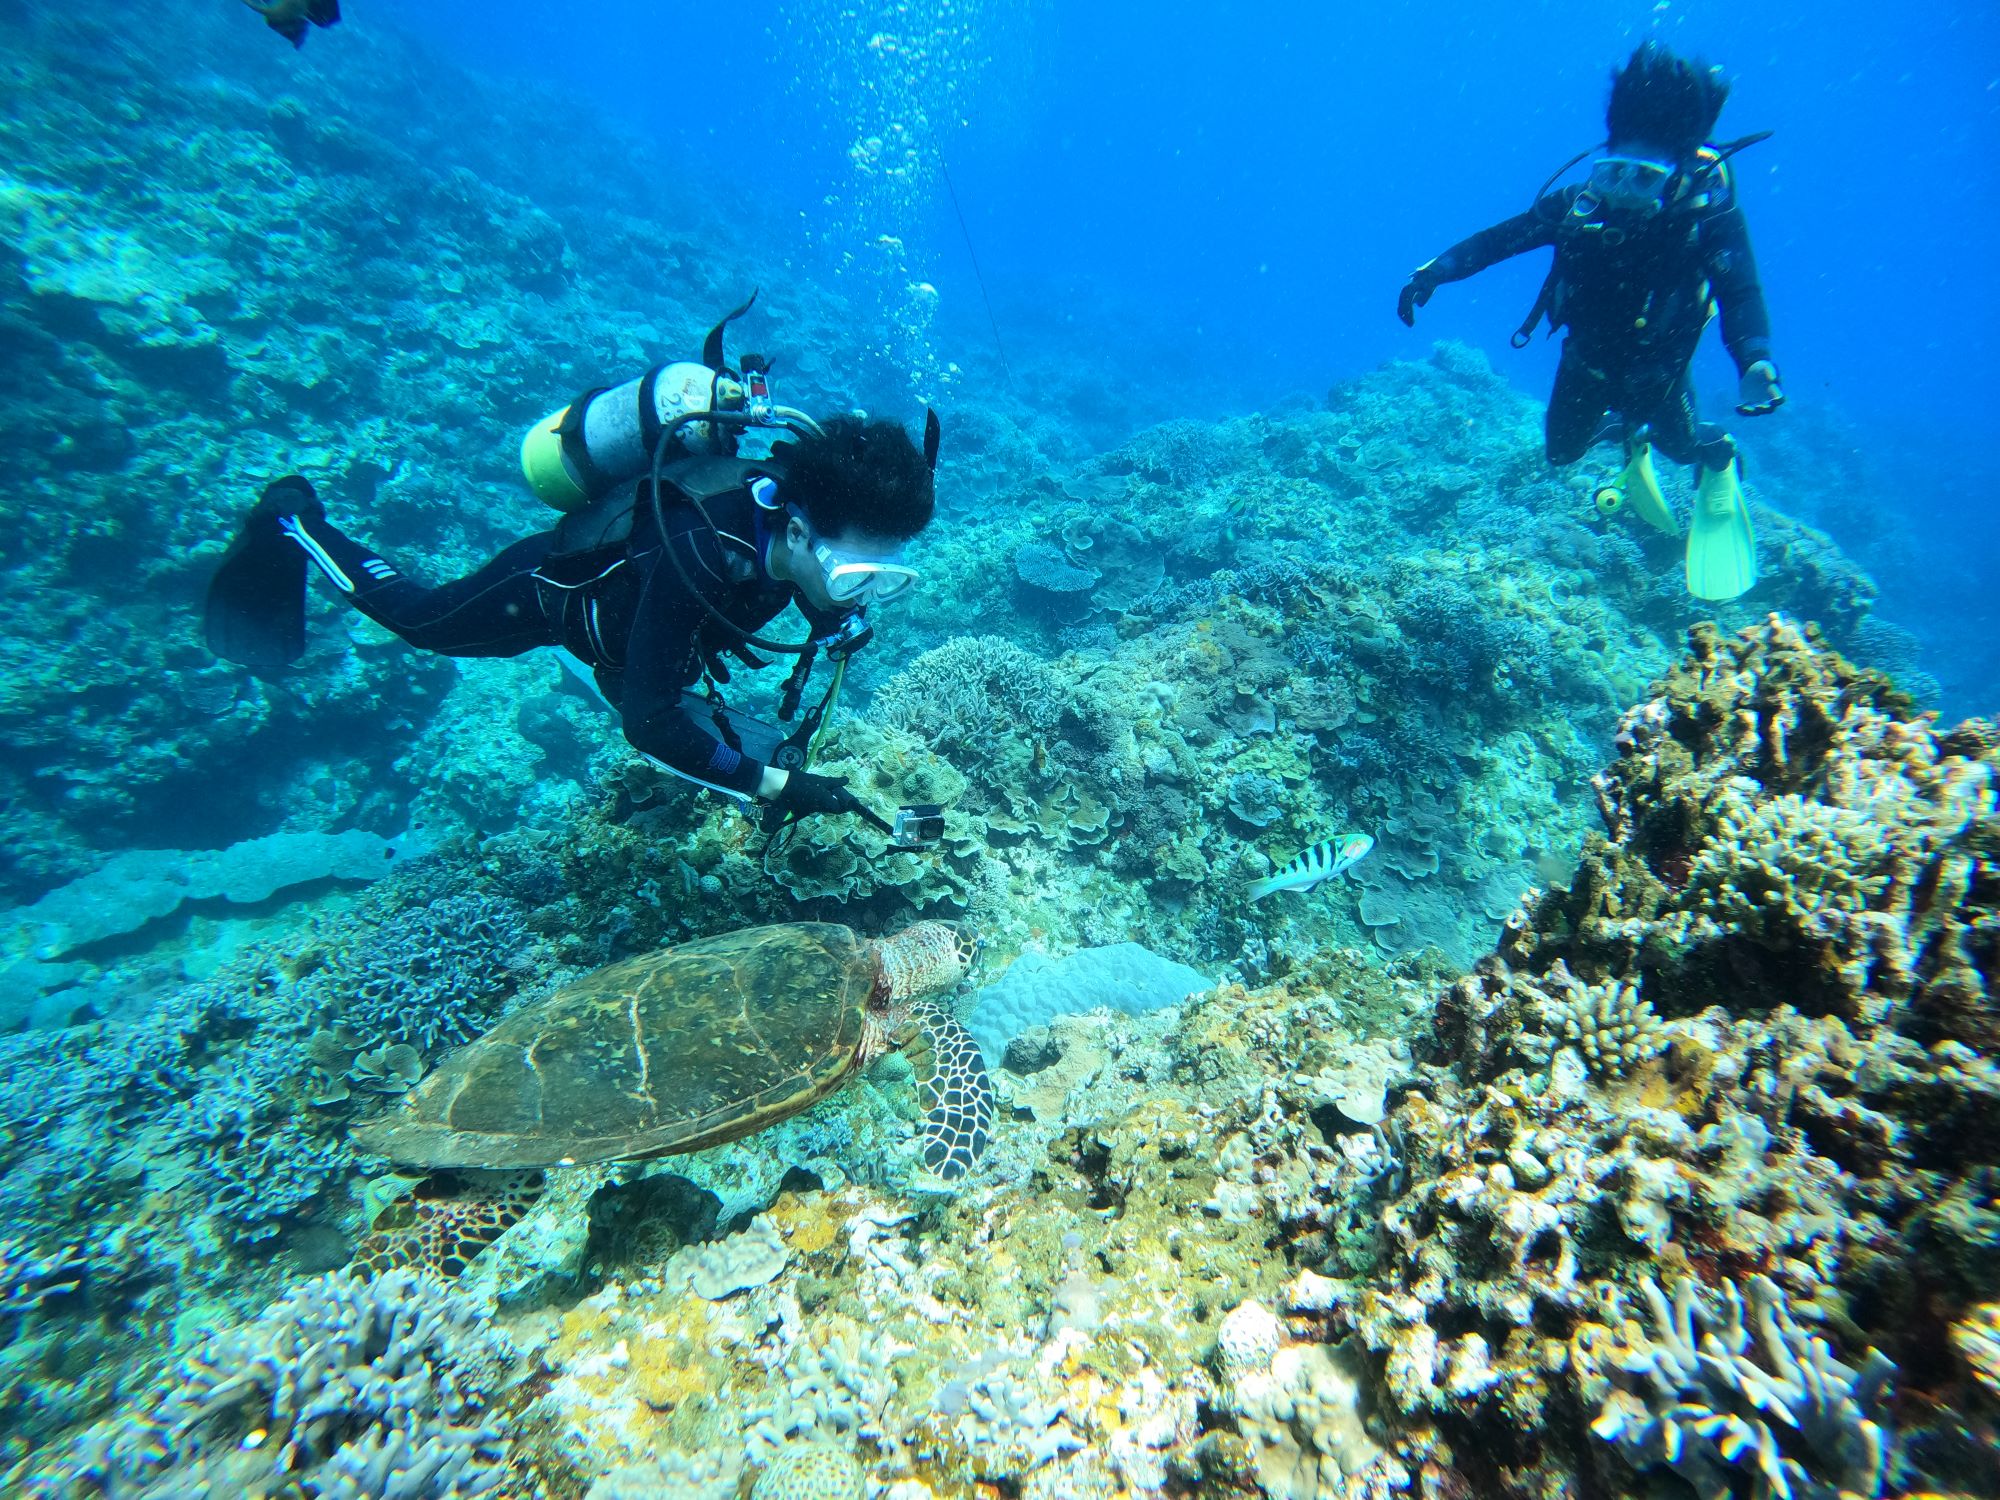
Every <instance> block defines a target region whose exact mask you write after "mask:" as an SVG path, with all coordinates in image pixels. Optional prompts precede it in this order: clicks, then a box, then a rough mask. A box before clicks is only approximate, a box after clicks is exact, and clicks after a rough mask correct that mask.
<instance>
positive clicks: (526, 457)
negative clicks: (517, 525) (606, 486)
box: [521, 406, 588, 510]
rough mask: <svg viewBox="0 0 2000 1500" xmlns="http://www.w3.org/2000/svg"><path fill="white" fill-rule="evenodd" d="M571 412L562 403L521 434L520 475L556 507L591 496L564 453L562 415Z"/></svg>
mask: <svg viewBox="0 0 2000 1500" xmlns="http://www.w3.org/2000/svg"><path fill="white" fill-rule="evenodd" d="M568 415H569V408H568V407H567V406H564V407H559V408H558V409H557V410H555V411H553V412H551V413H549V415H547V416H546V417H544V418H542V420H541V421H539V422H537V423H536V424H535V425H534V426H532V427H530V428H529V429H528V430H527V431H526V432H525V433H523V434H522V436H521V477H522V478H523V479H525V480H527V481H528V488H529V489H531V490H533V491H534V492H535V498H536V499H537V500H540V501H541V502H542V503H543V504H544V505H552V506H554V507H555V508H556V509H557V510H574V509H575V508H576V507H577V506H579V505H581V504H582V503H583V502H584V500H586V499H587V498H588V496H587V495H586V494H585V493H584V488H583V485H582V484H581V483H579V482H578V480H577V477H576V471H575V470H574V469H572V468H571V467H570V462H569V459H568V458H567V457H565V456H564V454H563V419H564V418H565V417H567V416H568Z"/></svg>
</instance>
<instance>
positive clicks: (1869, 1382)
mask: <svg viewBox="0 0 2000 1500" xmlns="http://www.w3.org/2000/svg"><path fill="white" fill-rule="evenodd" d="M1639 1290H1640V1292H1641V1294H1642V1295H1643V1296H1644V1297H1645V1299H1646V1304H1647V1306H1648V1307H1649V1308H1650V1309H1651V1310H1652V1314H1653V1327H1652V1333H1651V1337H1650V1340H1649V1341H1648V1344H1647V1346H1646V1347H1645V1348H1644V1349H1643V1350H1642V1351H1640V1352H1638V1353H1635V1354H1633V1355H1631V1356H1627V1357H1626V1358H1624V1359H1623V1360H1621V1362H1620V1374H1621V1375H1622V1376H1623V1377H1625V1378H1626V1379H1628V1380H1630V1381H1632V1382H1633V1383H1634V1384H1636V1385H1638V1386H1640V1387H1641V1394H1640V1395H1639V1396H1637V1397H1634V1396H1631V1395H1627V1394H1626V1393H1625V1392H1623V1391H1621V1392H1619V1393H1617V1395H1615V1396H1614V1397H1613V1398H1612V1399H1611V1400H1610V1401H1607V1403H1606V1406H1605V1410H1604V1411H1603V1412H1602V1413H1601V1414H1600V1415H1599V1416H1598V1418H1597V1420H1596V1421H1594V1422H1593V1423H1591V1431H1593V1432H1595V1433H1596V1434H1597V1435H1598V1436H1599V1437H1601V1438H1603V1439H1604V1440H1605V1441H1607V1442H1609V1443H1613V1444H1615V1445H1616V1446H1617V1448H1618V1450H1619V1452H1620V1453H1621V1454H1622V1455H1623V1456H1624V1458H1625V1460H1626V1461H1627V1462H1628V1463H1630V1464H1631V1465H1632V1466H1633V1467H1634V1468H1636V1469H1648V1468H1652V1467H1654V1466H1656V1465H1663V1466H1665V1467H1667V1468H1671V1469H1672V1470H1673V1471H1674V1472H1675V1473H1676V1474H1678V1475H1679V1476H1680V1477H1681V1478H1682V1479H1684V1480H1686V1481H1687V1482H1688V1483H1689V1484H1690V1485H1692V1486H1693V1487H1694V1491H1695V1493H1696V1494H1698V1495H1728V1494H1735V1493H1741V1492H1742V1486H1743V1483H1744V1482H1747V1483H1748V1485H1749V1486H1750V1492H1751V1493H1752V1494H1754V1495H1755V1496H1756V1497H1757V1500H1810V1497H1813V1496H1824V1497H1828V1500H1831V1497H1833V1496H1837V1495H1879V1494H1880V1493H1881V1492H1882V1482H1883V1479H1884V1478H1885V1476H1886V1473H1887V1469H1888V1453H1889V1446H1888V1439H1887V1436H1886V1433H1885V1428H1884V1423H1883V1413H1882V1402H1883V1396H1884V1393H1885V1391H1886V1390H1887V1388H1888V1385H1889V1382H1890V1379H1891V1377H1893V1376H1894V1374H1895V1373H1896V1367H1895V1366H1894V1365H1892V1364H1890V1363H1889V1362H1888V1361H1887V1360H1886V1359H1884V1358H1882V1356H1881V1355H1879V1354H1877V1353H1876V1352H1875V1351H1874V1350H1872V1349H1871V1350H1869V1351H1868V1352H1867V1353H1866V1355H1865V1356H1864V1357H1863V1359H1862V1362H1861V1367H1860V1368H1859V1369H1855V1370H1851V1369H1849V1368H1848V1367H1847V1366H1845V1365H1843V1364H1841V1363H1839V1362H1838V1361H1837V1360H1835V1359H1834V1358H1833V1356H1832V1354H1831V1352H1830V1351H1829V1348H1828V1345H1827V1342H1826V1340H1825V1339H1823V1338H1815V1337H1810V1336H1808V1335H1807V1334H1806V1333H1805V1332H1804V1331H1803V1330H1802V1329H1801V1328H1800V1327H1799V1325H1798V1323H1797V1322H1796V1321H1794V1319H1793V1318H1792V1315H1791V1310H1790V1308H1789V1307H1788V1306H1787V1305H1786V1301H1785V1294H1784V1292H1783V1291H1781V1290H1780V1289H1779V1288H1778V1286H1777V1284H1776V1283H1775V1282H1773V1281H1772V1280H1770V1278H1768V1277H1765V1276H1753V1277H1752V1278H1751V1279H1750V1298H1749V1309H1748V1311H1749V1313H1750V1318H1751V1321H1752V1322H1753V1323H1754V1325H1755V1327H1754V1330H1753V1329H1752V1328H1751V1327H1747V1326H1746V1325H1745V1321H1744V1312H1745V1307H1744V1299H1743V1296H1742V1294H1741V1293H1740V1292H1738V1291H1737V1289H1736V1287H1735V1285H1734V1284H1733V1283H1724V1284H1723V1286H1722V1289H1721V1298H1720V1300H1721V1307H1720V1309H1719V1310H1718V1309H1716V1308H1714V1307H1710V1306H1705V1305H1704V1304H1703V1303H1702V1301H1701V1299H1700V1297H1699V1296H1698V1295H1697V1293H1696V1290H1695V1285H1694V1283H1693V1282H1692V1281H1690V1280H1688V1279H1686V1278H1685V1277H1684V1278H1682V1279H1681V1280H1680V1281H1679V1282H1677V1283H1676V1284H1675V1286H1674V1294H1673V1299H1672V1301H1671V1302H1670V1301H1669V1300H1668V1299H1667V1297H1666V1296H1665V1294H1663V1293H1662V1292H1661V1291H1660V1289H1659V1287H1658V1286H1657V1285H1656V1284H1655V1283H1653V1282H1651V1281H1643V1280H1642V1281H1641V1282H1640V1283H1639ZM1621 1397H1622V1398H1623V1399H1622V1400H1621V1399H1620V1398H1621ZM1774 1426H1775V1427H1776V1429H1777V1431H1773V1428H1774ZM1778 1432H1783V1433H1784V1438H1783V1440H1782V1442H1781V1441H1780V1439H1779V1437H1778Z"/></svg>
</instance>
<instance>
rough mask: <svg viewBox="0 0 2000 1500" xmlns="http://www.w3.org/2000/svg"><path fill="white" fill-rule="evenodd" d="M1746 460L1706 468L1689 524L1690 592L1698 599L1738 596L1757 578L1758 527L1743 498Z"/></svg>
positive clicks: (1688, 572)
mask: <svg viewBox="0 0 2000 1500" xmlns="http://www.w3.org/2000/svg"><path fill="white" fill-rule="evenodd" d="M1740 474H1741V465H1739V464H1738V463H1736V462H1735V461H1734V460H1733V459H1732V460H1731V461H1730V464H1729V466H1728V467H1727V468H1723V469H1703V470H1702V471H1701V482H1700V483H1699V484H1698V485H1697V486H1696V487H1695V496H1694V519H1693V521H1692V523H1691V524H1690V525H1689V526H1688V550H1687V583H1688V592H1689V593H1690V594H1693V595H1694V596H1695V598H1697V599H1713V600H1717V601H1720V600H1723V599H1734V598H1735V597H1736V596H1737V595H1739V594H1743V593H1747V592H1749V590H1750V588H1751V587H1752V586H1753V585H1754V584H1755V583H1756V582H1757V532H1756V530H1755V528H1754V527H1752V526H1751V524H1750V509H1749V507H1748V506H1746V505H1745V504H1744V503H1743V482H1742V479H1741V478H1740V477H1739V476H1740Z"/></svg>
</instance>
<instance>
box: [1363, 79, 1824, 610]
mask: <svg viewBox="0 0 2000 1500" xmlns="http://www.w3.org/2000/svg"><path fill="white" fill-rule="evenodd" d="M1728 96H1729V85H1728V83H1727V82H1726V81H1725V80H1724V79H1723V78H1722V76H1721V73H1720V70H1718V69H1714V68H1708V67H1704V66H1701V65H1699V64H1696V63H1691V62H1689V61H1687V60H1685V59H1683V58H1679V57H1676V56H1674V55H1673V54H1672V53H1671V52H1669V51H1668V50H1667V49H1666V48H1665V47H1662V46H1661V45H1659V44H1658V43H1657V42H1647V43H1646V44H1645V45H1643V46H1641V47H1640V48H1639V49H1638V50H1637V51H1635V52H1634V53H1633V54H1632V56H1631V59H1630V60H1629V61H1628V62H1627V63H1626V64H1625V66H1624V68H1623V69H1622V70H1620V71H1619V72H1617V73H1615V74H1613V75H1612V80H1611V100H1610V104H1609V106H1608V107H1607V109H1606V111H1605V128H1606V132H1607V136H1608V139H1607V141H1606V143H1605V144H1604V146H1602V147H1599V148H1596V149H1595V151H1594V152H1592V151H1587V152H1583V153H1581V154H1580V155H1578V156H1576V157H1573V158H1572V159H1571V160H1570V161H1568V162H1566V163H1565V164H1564V165H1563V166H1562V167H1561V168H1560V169H1558V170H1557V172H1556V174H1555V177H1551V178H1550V179H1549V182H1548V183H1546V184H1544V185H1543V189H1542V192H1541V193H1540V194H1539V195H1537V198H1536V201H1535V203H1534V205H1533V207H1531V208H1529V209H1528V210H1527V211H1526V212H1524V213H1520V214H1516V215H1515V216H1514V217H1513V218H1511V219H1508V220H1507V221H1506V222H1504V223H1501V224H1496V225H1494V226H1493V227H1492V228H1490V229H1485V230H1482V231H1481V232H1480V233H1478V234H1475V235H1473V236H1472V238H1470V239H1468V240H1463V241H1461V242H1459V243H1458V244H1456V245H1454V246H1452V247H1451V249H1449V250H1447V251H1445V253H1444V254H1442V255H1440V256H1438V257H1437V258H1436V259H1435V260H1432V261H1429V262H1427V263H1425V264H1424V265H1422V266H1419V267H1418V268H1417V269H1416V271H1415V272H1413V273H1412V274H1411V276H1410V280H1409V282H1408V284H1407V285H1405V286H1404V287H1403V290H1402V294H1401V296H1400V297H1398V298H1397V302H1396V312H1397V315H1398V316H1399V317H1401V318H1402V320H1403V322H1404V323H1406V324H1414V323H1415V322H1416V309H1417V308H1419V307H1422V306H1423V305H1424V304H1425V303H1427V302H1428V301H1430V299H1431V294H1432V293H1434V292H1435V291H1436V290H1437V289H1438V287H1440V286H1442V285H1443V284H1444V283H1446V282H1450V281H1463V280H1464V279H1465V278H1466V277H1468V276H1472V275H1474V274H1476V273H1477V272H1479V271H1483V270H1484V269H1486V267H1488V266H1490V265H1492V264H1494V263H1495V262H1496V261H1501V260H1505V259H1507V258H1508V257H1509V256H1513V255H1519V254H1521V253H1522V252H1524V251H1527V250H1535V249H1540V248H1542V247H1543V246H1550V245H1552V246H1554V247H1555V252H1556V253H1555V264H1554V266H1553V267H1552V268H1551V269H1550V271H1549V275H1548V279H1547V281H1546V282H1544V284H1543V286H1542V291H1541V295H1540V297H1538V298H1537V299H1536V302H1535V306H1534V310H1533V311H1532V312H1531V313H1530V314H1529V316H1528V321H1527V322H1526V323H1525V324H1523V325H1522V326H1521V328H1520V330H1519V331H1518V332H1517V333H1516V334H1515V335H1514V346H1515V347H1516V348H1520V347H1522V346H1523V345H1525V344H1526V343H1527V341H1528V339H1529V337H1530V336H1531V335H1532V334H1533V332H1534V330H1535V327H1536V325H1537V324H1539V323H1540V322H1541V320H1542V318H1543V316H1544V315H1546V316H1547V318H1548V320H1549V328H1550V331H1551V332H1553V331H1554V330H1555V329H1557V328H1567V329H1568V330H1569V333H1568V336H1567V337H1566V338H1565V339H1564V340H1563V352H1562V362H1561V364H1560V365H1559V366H1558V367H1557V370H1556V379H1555V389H1554V390H1553V391H1552V392H1551V393H1550V396H1549V408H1548V425H1547V429H1546V433H1547V452H1548V457H1549V462H1550V463H1554V464H1567V463H1574V462H1575V461H1576V460H1578V459H1579V458H1581V457H1583V455H1584V453H1585V452H1586V451H1587V450H1588V449H1589V448H1590V447H1591V445H1592V444H1593V443H1595V442H1596V441H1598V440H1599V439H1600V438H1601V437H1606V436H1611V435H1614V434H1622V436H1623V439H1624V442H1625V453H1626V466H1625V471H1624V473H1623V475H1622V476H1621V477H1620V480H1619V481H1618V482H1617V483H1616V484H1614V485H1611V486H1607V487H1606V488H1605V489H1603V490H1600V492H1599V505H1600V507H1601V508H1603V509H1606V510H1607V511H1608V510H1612V509H1615V508H1616V507H1617V505H1618V504H1620V503H1623V501H1625V500H1627V499H1629V500H1630V501H1631V503H1632V507H1633V509H1634V510H1635V511H1637V512H1638V513H1639V514H1640V515H1641V516H1642V517H1643V518H1644V519H1645V520H1647V521H1649V522H1650V523H1652V524H1653V525H1655V526H1657V527H1659V528H1660V529H1661V530H1663V531H1666V532H1669V533H1672V532H1674V531H1677V530H1678V527H1677V526H1676V524H1675V522H1674V516H1673V512H1672V511H1671V510H1670V509H1669V508H1668V506H1667V503H1666V500H1665V498H1664V497H1663V496H1662V495H1661V493H1660V487H1659V481H1658V479H1657V477H1656V476H1655V474H1654V472H1653V466H1652V453H1651V450H1652V447H1653V446H1658V448H1659V449H1660V451H1661V452H1663V453H1665V454H1666V455H1667V456H1668V457H1669V458H1672V459H1673V460H1675V461H1676V462H1678V463H1684V464H1693V465H1695V466H1697V469H1698V474H1699V478H1698V482H1697V485H1696V498H1695V503H1694V515H1693V520H1692V523H1691V524H1690V526H1689V529H1688V551H1687V580H1688V589H1689V591H1690V592H1691V593H1693V594H1694V595H1695V596H1696V597H1697V598H1701V599H1715V600H1721V599H1734V598H1735V597H1736V596H1737V595H1739V594H1741V593H1743V592H1745V591H1746V590H1748V589H1749V588H1750V587H1751V586H1752V585H1753V584H1754V583H1756V581H1757V544H1756V536H1755V533H1754V532H1753V531H1752V529H1751V525H1750V514H1749V511H1748V510H1747V509H1746V508H1745V506H1744V503H1743V490H1742V483H1741V467H1742V466H1741V463H1740V461H1739V460H1738V458H1737V455H1736V444H1735V441H1734V440H1733V439H1732V438H1731V437H1730V436H1729V434H1728V433H1726V432H1724V431H1723V430H1722V429H1721V428H1720V427H1717V426H1715V425H1714V424H1712V423H1707V422H1702V421H1700V420H1699V419H1698V418H1697V417H1696V415H1695V400H1694V389H1693V386H1692V384H1691V383H1690V381H1689V376H1688V369H1689V365H1690V364H1691V363H1692V361H1693V359H1694V353H1695V348H1696V345H1698V344H1699V343H1700V341H1701V335H1702V331H1703V330H1704V329H1706V328H1707V327H1708V324H1709V320H1710V319H1711V318H1713V317H1714V316H1715V315H1716V313H1717V312H1718V311H1719V312H1720V313H1721V315H1722V339H1723V343H1724V344H1725V345H1726V346H1727V347H1728V349H1729V353H1730V355H1731V357H1732V358H1733V359H1734V360H1735V361H1736V369H1737V373H1738V376H1739V378H1740V383H1739V385H1738V388H1737V403H1736V410H1737V412H1738V413H1739V414H1741V415H1743V416H1761V415H1763V414H1764V413H1766V412H1771V411H1775V410H1777V408H1778V407H1779V406H1781V405H1783V404H1784V400H1785V396H1784V392H1783V390H1782V389H1781V388H1780V386H1779V384H1778V370H1777V366H1776V365H1775V364H1773V363H1772V360H1771V324H1770V318H1769V316H1768V315H1767V314H1766V312H1765V310H1764V294H1763V291H1762V289H1761V288H1760V287H1759V285H1758V283H1757V262H1756V259H1755V257H1754V256H1753V255H1752V254H1751V250H1750V230H1749V226H1748V225H1747V224H1746V223H1745V222H1744V218H1743V211H1742V208H1741V207H1740V206H1739V204H1738V203H1737V200H1736V184H1735V179H1734V176H1733V174H1732V173H1731V171H1730V168H1729V158H1730V156H1731V155H1733V154H1734V153H1735V152H1737V151H1740V150H1742V149H1743V148H1744V147H1745V146H1749V145H1754V144H1755V143H1756V142H1758V141H1760V140H1763V139H1765V137H1766V135H1768V132H1765V133H1764V134H1760V135H1755V136H1749V137H1746V138H1744V139H1743V140H1740V141H1735V142H1731V143H1730V144H1728V145H1724V146H1715V145H1711V144H1710V143H1709V139H1708V138H1709V134H1710V132H1712V131H1713V130H1714V128H1715V122H1716V119H1717V117H1718V116H1719V115H1720V114H1721V112H1722V105H1723V101H1724V100H1725V99H1727V98H1728ZM1592 155H1595V157H1596V160H1595V161H1594V162H1593V164H1592V169H1591V174H1590V178H1589V180H1588V181H1587V182H1585V183H1582V184H1580V185H1573V186H1567V187H1562V188H1557V189H1555V190H1554V191H1550V187H1551V186H1552V185H1553V184H1554V182H1555V181H1556V178H1559V177H1561V176H1562V175H1563V173H1564V172H1567V171H1568V170H1569V169H1570V168H1571V167H1573V166H1575V165H1576V164H1577V163H1578V162H1580V161H1582V160H1583V159H1584V157H1586V156H1592ZM1607 414H1609V415H1610V416H1611V417H1613V418H1614V419H1615V420H1614V422H1613V423H1612V425H1610V426H1609V427H1607V426H1606V416H1607Z"/></svg>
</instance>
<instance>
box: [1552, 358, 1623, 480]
mask: <svg viewBox="0 0 2000 1500" xmlns="http://www.w3.org/2000/svg"><path fill="white" fill-rule="evenodd" d="M1608 391H1609V386H1608V382H1607V381H1606V380H1605V378H1604V376H1603V374H1602V373H1600V372H1599V371H1597V370H1593V369H1591V368H1590V366H1589V365H1587V364H1586V363H1584V361H1583V360H1582V359H1581V358H1579V357H1578V356H1577V354H1576V353H1575V352H1574V351H1573V350H1572V349H1571V348H1570V347H1569V345H1567V344H1565V345H1564V346H1563V355H1562V362H1561V363H1560V364H1558V365H1557V366H1556V383H1555V388H1554V389H1553V390H1551V391H1550V392H1549V413H1548V417H1547V419H1546V421H1545V423H1544V425H1543V428H1542V438H1543V442H1542V451H1543V452H1545V453H1546V454H1547V455H1548V460H1549V462H1550V463H1552V464H1573V463H1575V462H1576V461H1577V460H1578V459H1579V458H1582V457H1583V455H1584V454H1586V453H1588V452H1589V451H1590V445H1591V444H1592V443H1594V442H1596V441H1597V439H1598V436H1599V433H1600V431H1601V430H1602V428H1603V426H1604V413H1605V410H1606V408H1607V407H1608V406H1609V405H1610V402H1609V401H1608V400H1607V399H1606V397H1607V395H1608Z"/></svg>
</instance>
